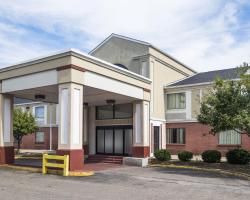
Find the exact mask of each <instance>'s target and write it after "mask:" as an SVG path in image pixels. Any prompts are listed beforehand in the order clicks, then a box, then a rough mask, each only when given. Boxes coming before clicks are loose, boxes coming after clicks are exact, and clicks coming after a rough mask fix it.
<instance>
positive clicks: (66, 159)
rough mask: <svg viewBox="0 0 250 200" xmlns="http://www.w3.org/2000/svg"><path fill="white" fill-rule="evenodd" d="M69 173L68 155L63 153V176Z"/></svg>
mask: <svg viewBox="0 0 250 200" xmlns="http://www.w3.org/2000/svg"><path fill="white" fill-rule="evenodd" d="M68 175H69V155H64V169H63V176H68Z"/></svg>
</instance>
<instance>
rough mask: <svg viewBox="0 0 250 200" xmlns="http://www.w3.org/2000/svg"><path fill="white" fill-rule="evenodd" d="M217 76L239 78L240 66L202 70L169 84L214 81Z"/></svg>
mask: <svg viewBox="0 0 250 200" xmlns="http://www.w3.org/2000/svg"><path fill="white" fill-rule="evenodd" d="M216 77H220V78H222V79H237V78H240V75H239V73H238V68H230V69H222V70H216V71H209V72H201V73H198V74H195V75H193V76H190V77H188V78H185V79H183V80H180V81H178V82H175V83H173V84H171V85H168V87H171V86H181V85H191V84H198V83H207V82H212V81H214V79H215V78H216Z"/></svg>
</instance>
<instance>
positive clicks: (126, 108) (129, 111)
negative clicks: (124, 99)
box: [115, 104, 133, 119]
mask: <svg viewBox="0 0 250 200" xmlns="http://www.w3.org/2000/svg"><path fill="white" fill-rule="evenodd" d="M132 116H133V105H132V104H119V105H115V118H116V119H122V118H131V117H132Z"/></svg>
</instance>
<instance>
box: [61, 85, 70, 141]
mask: <svg viewBox="0 0 250 200" xmlns="http://www.w3.org/2000/svg"><path fill="white" fill-rule="evenodd" d="M60 93H61V94H60V105H61V106H60V122H59V124H60V138H61V139H60V143H61V144H67V143H68V134H69V133H68V132H69V131H70V129H69V120H70V115H69V111H70V108H69V103H70V102H69V100H70V99H69V93H70V91H69V88H62V89H61V91H60Z"/></svg>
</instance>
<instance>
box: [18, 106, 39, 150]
mask: <svg viewBox="0 0 250 200" xmlns="http://www.w3.org/2000/svg"><path fill="white" fill-rule="evenodd" d="M37 130H38V127H37V125H36V121H35V118H34V116H33V115H32V114H31V112H30V111H24V112H23V111H22V110H21V108H14V116H13V135H14V138H15V139H16V141H17V150H18V152H19V150H20V145H21V142H22V138H23V136H25V135H28V134H31V133H34V132H35V131H37Z"/></svg>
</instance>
